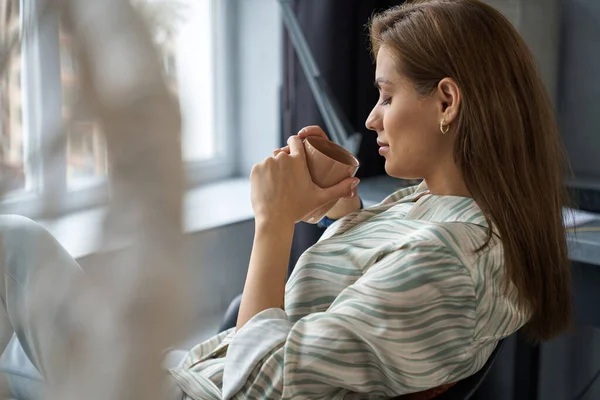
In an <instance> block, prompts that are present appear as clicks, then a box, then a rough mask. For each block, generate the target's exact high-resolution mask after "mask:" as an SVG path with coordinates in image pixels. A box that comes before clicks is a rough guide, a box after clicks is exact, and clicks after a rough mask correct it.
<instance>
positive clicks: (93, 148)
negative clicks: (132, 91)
mask: <svg viewBox="0 0 600 400" xmlns="http://www.w3.org/2000/svg"><path fill="white" fill-rule="evenodd" d="M72 54H73V53H72V45H71V39H70V37H69V36H68V35H66V34H65V33H64V32H61V34H60V66H61V83H62V95H63V96H62V97H63V119H64V123H65V130H66V132H67V184H68V186H69V188H71V189H76V188H80V187H83V186H87V185H90V184H93V183H95V182H98V181H99V180H101V179H103V178H104V177H105V176H106V173H107V163H106V146H105V144H104V136H103V135H102V132H101V131H100V126H99V124H98V123H97V122H96V121H94V119H93V118H92V117H91V116H88V115H86V113H85V110H83V109H79V108H78V105H80V104H81V103H80V102H79V101H78V96H79V82H78V76H77V63H76V60H75V59H74V58H73V56H72Z"/></svg>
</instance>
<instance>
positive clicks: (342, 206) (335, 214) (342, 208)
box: [273, 125, 360, 219]
mask: <svg viewBox="0 0 600 400" xmlns="http://www.w3.org/2000/svg"><path fill="white" fill-rule="evenodd" d="M308 136H319V137H322V138H325V139H327V140H329V138H328V137H327V134H326V133H325V132H324V131H323V129H321V127H319V126H316V125H312V126H307V127H305V128H303V129H302V130H301V131H300V132H298V137H299V138H300V139H302V140H304V139H306V138H307V137H308ZM282 152H284V153H287V154H290V146H289V145H288V146H285V147H282V148H280V149H277V150H275V151H274V152H273V156H277V155H278V154H279V153H282ZM359 209H360V199H359V198H358V188H357V187H354V188H353V189H352V191H351V192H350V193H349V195H347V196H344V197H342V198H341V199H340V200H339V201H338V202H337V203H336V204H335V206H333V207H332V208H331V209H330V210H329V211H327V217H328V218H331V219H340V218H342V217H344V216H345V215H348V214H350V213H351V212H354V211H357V210H359Z"/></svg>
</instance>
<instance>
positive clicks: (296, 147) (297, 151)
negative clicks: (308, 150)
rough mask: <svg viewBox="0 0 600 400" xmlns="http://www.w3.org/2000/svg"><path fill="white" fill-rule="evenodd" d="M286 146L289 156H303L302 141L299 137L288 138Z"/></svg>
mask: <svg viewBox="0 0 600 400" xmlns="http://www.w3.org/2000/svg"><path fill="white" fill-rule="evenodd" d="M288 146H289V148H290V154H291V155H293V156H295V155H301V156H304V145H303V144H302V139H300V137H299V136H290V138H289V139H288Z"/></svg>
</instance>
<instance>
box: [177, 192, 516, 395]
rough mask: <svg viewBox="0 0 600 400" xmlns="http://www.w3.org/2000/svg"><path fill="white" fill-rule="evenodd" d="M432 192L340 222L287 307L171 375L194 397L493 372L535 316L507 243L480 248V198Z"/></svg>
mask: <svg viewBox="0 0 600 400" xmlns="http://www.w3.org/2000/svg"><path fill="white" fill-rule="evenodd" d="M424 190H426V187H425V186H424V185H420V186H419V187H412V188H408V189H403V190H400V191H398V192H397V193H394V194H393V195H392V196H390V197H388V198H387V199H386V200H384V201H383V202H382V203H380V204H379V205H377V206H374V207H371V208H368V209H365V210H361V211H359V212H356V213H353V214H350V215H348V216H346V217H344V218H343V219H341V220H339V221H337V222H335V223H334V224H333V225H331V227H329V228H328V229H327V231H326V232H325V234H324V235H323V237H322V238H321V239H320V240H319V242H318V243H317V244H315V245H314V246H313V247H311V248H310V249H309V250H307V251H306V252H305V253H304V254H303V255H302V257H301V258H300V259H299V261H298V264H297V266H296V268H295V270H294V273H293V274H292V276H291V278H290V280H289V282H288V284H287V287H286V298H285V311H283V310H279V309H271V310H266V311H263V312H262V313H260V314H258V315H256V316H255V317H254V318H253V319H252V320H251V321H249V322H248V323H247V324H246V325H245V326H244V327H243V328H242V329H241V330H240V331H239V332H238V333H237V334H235V333H234V332H233V331H228V332H224V333H222V334H221V335H218V336H215V337H214V338H212V339H211V340H209V341H207V342H205V343H203V344H201V345H199V346H197V347H196V348H194V349H193V350H192V351H191V352H190V354H189V356H188V358H187V360H186V363H185V364H184V366H183V367H182V368H178V369H174V370H172V371H171V372H172V374H173V375H174V376H175V377H176V379H177V381H178V382H179V384H180V386H181V388H182V389H183V390H184V392H185V393H186V398H188V399H196V400H205V399H220V398H224V399H369V400H371V399H380V398H382V399H385V398H388V397H394V396H398V395H400V394H404V393H410V392H415V391H421V390H425V389H428V388H432V387H436V386H439V385H442V384H445V383H449V382H456V381H458V380H460V379H463V378H466V377H467V376H469V375H472V374H473V373H475V372H476V371H477V370H478V369H479V368H481V367H482V366H483V364H484V363H485V361H486V360H487V358H488V357H489V355H490V354H491V352H492V350H493V349H494V347H495V346H496V343H497V342H498V340H499V339H501V338H503V337H506V336H508V335H510V334H512V333H513V332H515V331H516V330H518V329H519V328H520V327H521V326H522V325H523V324H525V323H526V322H527V319H528V316H527V313H526V312H523V311H521V310H519V309H518V308H517V306H516V304H517V303H516V292H515V289H514V287H512V286H511V287H509V290H508V291H507V292H506V291H505V290H504V271H503V254H502V246H501V244H500V242H499V241H498V240H497V239H495V241H494V242H492V244H491V246H489V247H487V248H486V249H485V250H484V251H482V252H479V253H475V251H474V250H475V249H477V248H478V247H479V246H480V245H481V244H482V243H483V242H484V240H485V237H486V234H487V232H488V229H489V226H488V224H487V222H486V220H485V217H484V216H483V214H482V212H481V210H480V209H479V207H478V206H477V204H476V203H475V202H474V201H473V200H472V199H468V198H464V197H454V196H435V195H431V194H425V195H423V196H421V195H422V194H423V191H424ZM419 196H421V197H419ZM417 197H418V200H416V201H414V200H415V199H416V198H417Z"/></svg>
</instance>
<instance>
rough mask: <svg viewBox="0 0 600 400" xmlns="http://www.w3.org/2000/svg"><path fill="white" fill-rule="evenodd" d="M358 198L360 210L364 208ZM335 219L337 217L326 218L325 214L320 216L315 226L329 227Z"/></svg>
mask: <svg viewBox="0 0 600 400" xmlns="http://www.w3.org/2000/svg"><path fill="white" fill-rule="evenodd" d="M358 200H360V208H359V210H362V209H364V208H365V205H364V204H363V201H362V199H361V198H360V197H359V199H358ZM335 221H337V219H332V218H327V217H326V216H325V217H323V218H321V220H320V221H319V222H317V226H318V227H319V228H325V229H327V228H329V227H330V226H331V224H333V223H334V222H335Z"/></svg>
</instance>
